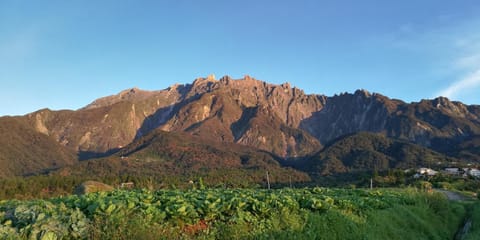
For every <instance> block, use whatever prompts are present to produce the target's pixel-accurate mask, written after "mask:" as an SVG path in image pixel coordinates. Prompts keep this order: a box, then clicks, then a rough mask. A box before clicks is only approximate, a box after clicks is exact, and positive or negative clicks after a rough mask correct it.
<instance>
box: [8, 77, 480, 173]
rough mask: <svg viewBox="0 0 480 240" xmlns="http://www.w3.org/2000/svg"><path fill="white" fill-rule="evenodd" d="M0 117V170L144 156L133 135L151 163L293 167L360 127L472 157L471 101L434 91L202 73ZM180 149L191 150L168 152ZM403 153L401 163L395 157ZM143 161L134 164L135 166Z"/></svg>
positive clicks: (477, 140)
mask: <svg viewBox="0 0 480 240" xmlns="http://www.w3.org/2000/svg"><path fill="white" fill-rule="evenodd" d="M0 123H1V126H2V136H4V137H2V139H3V140H2V141H4V142H5V145H6V146H8V147H3V148H2V149H1V151H2V156H3V158H2V162H0V164H1V167H2V169H3V170H2V171H1V172H2V173H0V174H2V175H3V176H12V175H25V174H35V173H41V172H43V171H46V170H49V169H55V168H59V167H63V166H71V167H68V168H69V169H70V170H72V171H73V172H75V171H74V168H76V167H77V166H78V167H79V168H84V167H83V166H84V165H86V163H87V162H88V163H90V164H93V163H95V164H97V162H104V163H109V164H110V163H111V164H117V163H116V161H117V160H116V159H118V158H119V157H120V155H125V154H126V152H128V154H127V155H132V156H138V157H136V158H138V159H140V161H147V160H146V159H147V158H149V159H153V157H152V156H153V155H152V156H149V155H148V154H146V153H145V151H147V150H145V149H143V150H142V149H140V148H135V147H134V146H137V145H138V146H141V145H142V144H140V143H141V142H149V144H148V147H147V148H146V149H157V150H148V151H150V152H151V151H153V152H155V151H157V154H159V155H161V156H162V157H159V158H158V159H160V160H161V159H163V160H165V159H167V160H168V161H164V162H162V161H163V160H162V161H159V162H162V163H161V164H157V163H156V165H155V167H157V168H160V166H162V168H165V169H169V171H173V172H176V171H177V170H178V169H175V168H169V165H168V164H172V166H171V167H174V166H177V167H178V166H183V167H185V168H184V169H188V171H190V170H192V171H193V170H195V169H197V167H196V166H199V167H198V168H199V169H200V168H203V169H213V168H212V167H208V165H212V166H221V167H222V168H224V167H234V168H245V167H247V165H245V164H240V165H238V159H240V160H241V159H245V156H250V159H263V160H262V161H263V162H265V161H266V162H269V163H272V164H273V163H274V162H275V164H273V165H276V166H280V165H278V164H281V165H287V166H298V167H299V168H302V166H300V165H301V163H305V162H308V161H306V160H305V159H317V160H316V161H317V162H320V163H321V162H325V161H326V158H328V156H332V157H331V158H332V159H333V155H332V154H327V155H325V154H326V151H327V150H328V148H325V149H324V146H330V147H331V146H334V145H335V143H336V142H337V141H339V140H342V139H344V138H345V137H346V136H352V135H355V134H357V133H360V132H370V133H375V135H365V134H362V135H361V136H362V137H361V139H371V141H374V140H375V139H377V138H378V137H382V136H383V137H386V139H387V140H382V141H384V142H389V143H388V144H387V145H389V146H390V145H395V146H397V145H399V144H397V143H390V141H394V142H396V141H399V142H401V143H402V144H406V145H404V146H405V149H407V150H402V151H411V152H417V151H420V152H425V154H427V152H428V154H429V155H431V156H434V158H435V159H437V158H442V157H443V158H444V159H446V161H457V160H458V161H470V162H480V152H479V150H478V149H479V146H480V106H478V105H465V104H463V103H460V102H452V101H449V100H448V99H446V98H443V97H440V98H436V99H433V100H422V101H420V102H413V103H405V102H403V101H401V100H396V99H390V98H388V97H386V96H383V95H381V94H377V93H373V94H371V93H369V92H368V91H365V90H358V91H356V92H355V93H353V94H350V93H344V94H340V95H335V96H332V97H327V96H324V95H317V94H306V93H305V92H304V91H302V90H301V89H298V88H295V87H293V88H292V87H291V86H290V84H288V83H284V84H281V85H276V84H270V83H266V82H263V81H259V80H257V79H254V78H252V77H250V76H245V77H244V78H242V79H237V80H235V79H232V78H230V77H228V76H224V77H222V78H220V79H219V80H217V79H215V77H214V76H213V75H211V76H208V77H206V78H197V79H196V80H195V81H193V83H191V84H184V85H180V84H176V85H173V86H171V87H169V88H167V89H164V90H160V91H144V90H140V89H138V88H132V89H128V90H125V91H122V92H120V93H119V94H116V95H113V96H107V97H103V98H100V99H97V100H95V101H93V102H92V103H91V104H89V105H87V106H85V107H84V108H81V109H79V110H76V111H71V110H62V111H51V110H49V109H43V110H39V111H37V112H33V113H30V114H27V115H25V116H21V117H15V118H8V117H2V118H0ZM4 132H5V133H4ZM159 136H162V137H159ZM32 139H37V141H36V142H34V141H33V140H32ZM162 139H170V140H171V141H172V142H178V143H181V141H179V139H185V140H184V141H186V142H188V143H191V145H192V146H195V147H194V148H191V147H179V146H182V145H181V144H176V145H175V147H173V146H170V145H168V144H167V145H166V146H170V148H166V149H165V148H160V147H159V146H158V143H155V142H157V141H159V142H163V143H164V144H166V143H167V142H165V140H162ZM365 141H366V140H365ZM375 141H379V140H378V139H377V140H375ZM353 142H355V143H356V144H355V145H351V146H350V145H348V146H349V147H350V148H356V147H355V146H362V148H367V147H368V146H364V145H362V144H361V142H362V141H353ZM367 142H369V141H367ZM339 144H340V143H339ZM213 146H215V147H213ZM402 146H403V145H402ZM245 149H248V150H245ZM369 149H370V150H368V151H367V150H365V151H367V152H369V153H368V154H367V153H362V154H366V155H365V156H369V157H371V158H372V159H375V158H376V157H378V156H380V155H382V156H383V157H379V159H380V158H381V159H387V160H388V164H387V165H388V166H389V167H397V166H398V167H401V166H407V165H408V166H410V165H411V163H415V164H423V162H418V161H417V160H411V159H409V158H402V157H401V156H400V155H398V154H396V153H392V152H384V151H379V150H377V149H376V148H372V147H370V148H369ZM372 149H374V150H372ZM419 149H422V150H419ZM187 150H188V151H193V152H192V153H185V154H183V155H182V154H174V153H175V152H186V151H187ZM322 150H323V151H322ZM430 151H431V152H430ZM319 153H320V154H324V155H318V154H319ZM119 154H120V155H119ZM162 154H163V155H162ZM189 154H194V155H192V156H195V157H191V158H190V160H188V161H193V162H188V161H187V160H186V159H184V158H185V156H190V155H189ZM339 154H340V155H338V156H336V157H335V159H338V160H339V161H341V162H342V164H343V165H344V167H343V168H344V169H346V170H348V171H349V170H350V169H353V168H355V167H356V166H357V165H355V164H354V165H349V163H348V162H343V160H344V159H345V157H344V155H345V154H344V153H339ZM379 154H380V155H379ZM428 154H427V155H428ZM445 155H446V156H448V157H446V156H445ZM17 156H25V157H23V158H22V159H19V158H17ZM34 156H36V157H37V158H35V157H34ZM165 156H168V157H165ZM182 156H184V157H183V158H182ZM312 156H314V157H313V158H312ZM266 159H270V160H268V161H267V160H266ZM85 160H88V161H85ZM264 160H265V161H264ZM78 161H80V163H79V164H77V162H78ZM185 161H186V162H185ZM259 161H260V160H259ZM262 161H260V162H262ZM312 161H313V160H312ZM312 161H311V162H312ZM382 161H383V160H382ZM405 161H406V162H408V164H407V163H405V164H402V163H401V162H405ZM174 162H175V163H177V162H178V163H182V164H187V165H188V166H186V165H185V166H184V165H182V164H174ZM240 162H241V161H240ZM260 162H259V163H258V164H260ZM313 162H315V161H313ZM167 163H168V164H167ZM98 164H100V163H98ZM145 164H146V163H141V164H140V163H139V164H138V166H139V167H138V171H141V168H142V167H143V166H147V165H148V164H147V165H145ZM165 164H166V165H165ZM262 164H263V163H262ZM309 164H310V163H309ZM87 165H88V164H87ZM100 165H101V164H100ZM100 165H99V166H100ZM260 165H261V164H260ZM273 165H271V166H273ZM314 165H315V164H314ZM317 165H318V164H317ZM338 165H339V166H340V164H338ZM200 166H201V167H200ZM269 166H270V165H269ZM319 166H322V164H320V165H319ZM280 167H281V166H280ZM370 167H372V165H370ZM362 168H367V167H362ZM147 170H148V169H145V171H147ZM339 170H341V169H339ZM346 170H345V171H346ZM122 171H123V170H122ZM135 171H137V170H135ZM178 171H179V172H182V171H180V170H178ZM183 172H185V171H183ZM327 172H328V171H327ZM2 175H0V176H2Z"/></svg>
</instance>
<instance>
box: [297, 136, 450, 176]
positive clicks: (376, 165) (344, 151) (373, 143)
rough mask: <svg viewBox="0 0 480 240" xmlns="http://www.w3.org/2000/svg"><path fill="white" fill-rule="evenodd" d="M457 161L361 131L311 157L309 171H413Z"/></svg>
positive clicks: (417, 146)
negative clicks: (394, 169) (398, 169)
mask: <svg viewBox="0 0 480 240" xmlns="http://www.w3.org/2000/svg"><path fill="white" fill-rule="evenodd" d="M453 161H456V159H452V158H449V157H446V156H445V155H444V154H440V153H438V152H435V151H433V150H430V149H428V148H425V147H422V146H419V145H416V144H413V143H410V142H406V141H402V140H396V139H392V138H388V137H385V136H384V135H381V134H375V133H368V132H359V133H355V134H352V135H349V136H345V137H342V138H340V139H339V140H337V141H335V142H333V143H332V145H329V146H327V147H326V148H325V149H323V150H322V151H321V152H319V153H317V154H316V155H314V156H313V157H311V158H309V159H308V160H307V163H306V166H307V168H306V171H310V172H312V173H315V174H321V175H329V174H336V173H348V172H355V171H362V170H379V171H380V170H387V169H392V168H400V169H409V168H414V167H418V166H435V165H438V164H445V163H448V162H453Z"/></svg>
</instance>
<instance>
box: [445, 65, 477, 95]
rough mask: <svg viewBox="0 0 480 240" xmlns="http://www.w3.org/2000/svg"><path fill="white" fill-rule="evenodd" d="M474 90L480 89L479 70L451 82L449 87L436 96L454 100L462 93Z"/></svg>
mask: <svg viewBox="0 0 480 240" xmlns="http://www.w3.org/2000/svg"><path fill="white" fill-rule="evenodd" d="M474 88H480V70H477V71H476V72H474V73H472V74H470V75H467V76H466V77H464V78H461V79H460V80H458V81H455V82H453V83H452V84H450V86H448V87H447V88H445V89H443V90H442V91H440V92H439V93H438V94H437V96H443V97H447V98H456V97H458V96H460V95H461V94H462V93H463V92H465V91H471V90H472V89H474Z"/></svg>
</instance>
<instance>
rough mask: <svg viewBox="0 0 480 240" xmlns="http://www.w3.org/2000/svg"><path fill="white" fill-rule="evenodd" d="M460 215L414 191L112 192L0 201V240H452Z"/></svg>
mask: <svg viewBox="0 0 480 240" xmlns="http://www.w3.org/2000/svg"><path fill="white" fill-rule="evenodd" d="M464 215H465V209H464V207H463V206H462V205H460V204H458V203H454V202H450V201H448V200H447V199H446V198H445V197H444V196H443V195H441V194H437V193H422V192H418V191H416V190H414V189H407V190H362V189H355V190H353V189H329V188H318V187H316V188H303V189H278V190H259V189H200V190H160V191H154V192H151V191H147V190H134V191H118V190H117V191H112V192H100V193H91V194H87V195H82V196H77V195H71V196H67V197H61V198H52V199H48V200H31V201H18V200H4V201H0V239H41V240H53V239H388V238H389V239H453V237H454V235H455V233H456V231H457V229H458V228H459V227H461V225H462V221H463V217H464Z"/></svg>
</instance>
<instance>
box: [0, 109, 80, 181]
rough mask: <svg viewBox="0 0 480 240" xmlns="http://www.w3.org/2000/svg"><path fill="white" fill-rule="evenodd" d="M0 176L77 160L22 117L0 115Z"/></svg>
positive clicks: (29, 171)
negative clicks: (1, 116) (0, 116)
mask: <svg viewBox="0 0 480 240" xmlns="http://www.w3.org/2000/svg"><path fill="white" fill-rule="evenodd" d="M0 133H1V137H0V146H1V147H0V168H1V169H2V170H1V171H0V177H9V176H19V175H28V174H34V173H38V172H41V171H44V170H47V169H55V168H59V167H63V166H66V165H73V164H74V163H76V162H77V160H76V159H77V156H76V155H75V153H74V152H73V151H70V150H69V149H67V148H65V147H63V146H61V145H60V144H58V143H57V142H56V141H55V140H54V139H52V138H50V137H49V136H46V135H44V134H42V133H39V132H37V131H36V130H35V129H34V128H33V127H31V126H30V125H29V124H28V122H27V121H25V119H24V118H18V117H3V118H0Z"/></svg>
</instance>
